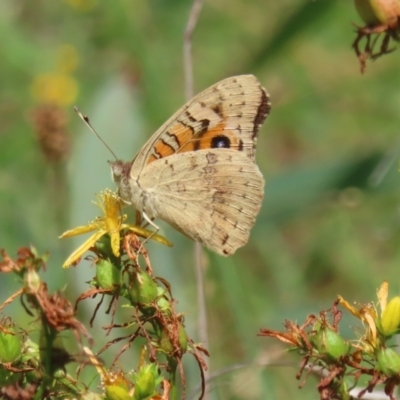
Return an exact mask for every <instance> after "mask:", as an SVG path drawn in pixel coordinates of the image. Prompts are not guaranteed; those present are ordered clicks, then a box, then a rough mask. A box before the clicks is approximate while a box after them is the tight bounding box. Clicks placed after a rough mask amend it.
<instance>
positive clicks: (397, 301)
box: [380, 296, 400, 336]
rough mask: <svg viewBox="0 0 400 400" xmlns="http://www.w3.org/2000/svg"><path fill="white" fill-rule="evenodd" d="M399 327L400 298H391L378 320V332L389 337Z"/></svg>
mask: <svg viewBox="0 0 400 400" xmlns="http://www.w3.org/2000/svg"><path fill="white" fill-rule="evenodd" d="M399 327H400V297H399V296H396V297H393V299H391V300H390V301H389V303H388V305H387V306H386V308H385V310H384V311H383V313H382V316H381V320H380V331H381V332H382V333H383V334H384V335H386V336H391V335H393V334H394V333H396V331H398V329H399Z"/></svg>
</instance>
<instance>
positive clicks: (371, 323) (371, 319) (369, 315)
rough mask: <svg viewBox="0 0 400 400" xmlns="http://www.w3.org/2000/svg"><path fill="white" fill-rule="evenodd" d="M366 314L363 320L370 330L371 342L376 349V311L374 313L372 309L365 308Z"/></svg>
mask: <svg viewBox="0 0 400 400" xmlns="http://www.w3.org/2000/svg"><path fill="white" fill-rule="evenodd" d="M363 310H364V314H363V318H362V320H363V321H364V322H365V323H366V324H367V325H368V327H369V329H370V335H368V336H369V338H368V339H369V341H370V343H371V344H372V346H374V347H375V345H376V315H375V310H374V312H371V310H372V308H371V309H369V310H368V309H367V308H363Z"/></svg>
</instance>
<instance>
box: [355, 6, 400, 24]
mask: <svg viewBox="0 0 400 400" xmlns="http://www.w3.org/2000/svg"><path fill="white" fill-rule="evenodd" d="M354 5H355V7H356V10H357V12H358V14H359V15H360V17H361V18H362V19H363V21H364V22H365V23H366V24H367V26H369V27H374V26H377V25H382V24H383V25H392V24H395V23H396V21H397V17H398V16H400V2H399V1H398V0H354Z"/></svg>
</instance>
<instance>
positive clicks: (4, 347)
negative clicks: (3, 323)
mask: <svg viewBox="0 0 400 400" xmlns="http://www.w3.org/2000/svg"><path fill="white" fill-rule="evenodd" d="M20 355H21V340H20V338H19V337H18V336H17V335H16V334H15V331H14V329H13V328H11V327H5V331H4V332H3V331H0V362H2V363H12V362H14V361H15V360H16V359H17V358H18V357H20Z"/></svg>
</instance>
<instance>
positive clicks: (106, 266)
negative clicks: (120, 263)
mask: <svg viewBox="0 0 400 400" xmlns="http://www.w3.org/2000/svg"><path fill="white" fill-rule="evenodd" d="M96 281H97V284H98V285H99V286H100V287H101V288H102V289H108V290H113V289H115V288H116V287H120V286H121V281H122V276H121V270H120V269H119V268H118V267H116V266H115V265H114V264H113V263H112V262H111V261H109V260H103V259H100V260H98V261H97V262H96Z"/></svg>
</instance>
